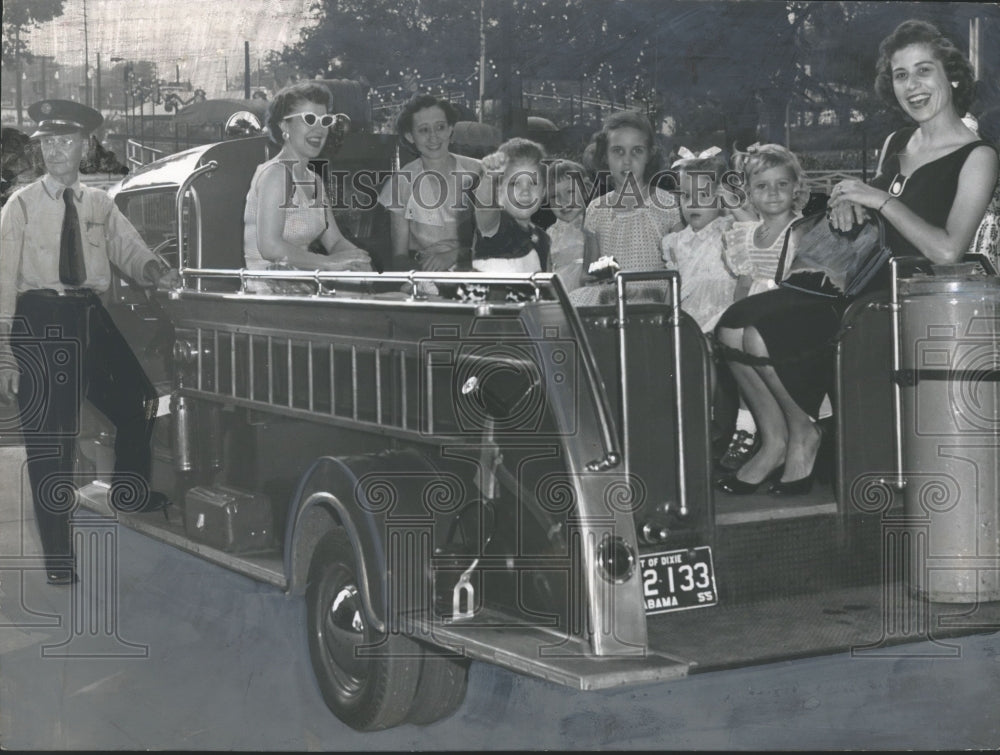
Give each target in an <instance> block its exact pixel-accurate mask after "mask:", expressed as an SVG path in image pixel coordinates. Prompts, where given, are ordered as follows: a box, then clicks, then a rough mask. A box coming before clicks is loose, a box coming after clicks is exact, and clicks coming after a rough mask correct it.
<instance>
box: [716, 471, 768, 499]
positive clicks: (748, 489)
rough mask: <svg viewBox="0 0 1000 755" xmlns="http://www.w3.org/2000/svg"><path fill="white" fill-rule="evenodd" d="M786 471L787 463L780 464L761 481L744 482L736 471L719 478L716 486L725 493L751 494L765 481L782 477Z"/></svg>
mask: <svg viewBox="0 0 1000 755" xmlns="http://www.w3.org/2000/svg"><path fill="white" fill-rule="evenodd" d="M784 471H785V465H784V464H779V465H778V466H777V467H775V468H774V469H772V470H771V472H770V473H769V474H768V475H767V477H765V478H764V479H763V480H761V481H760V482H744V481H743V480H741V479H740V478H738V477H737V476H736V473H735V472H734V473H733V474H731V475H727V476H726V477H723V478H721V479H719V480H718V481H717V482H716V483H715V487H716V488H717V489H718V490H721V491H722V492H723V493H729V495H751V494H753V493H756V492H757V489H758V488H759V487H760V486H761V485H763V484H764V483H765V482H767V481H769V480H773V479H775V477H777V478H780V477H781V474H782V472H784Z"/></svg>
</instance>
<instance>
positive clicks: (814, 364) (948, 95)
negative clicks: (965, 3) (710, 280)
mask: <svg viewBox="0 0 1000 755" xmlns="http://www.w3.org/2000/svg"><path fill="white" fill-rule="evenodd" d="M973 81H974V80H973V74H972V67H971V65H970V64H969V62H968V60H966V59H965V57H964V56H963V55H962V54H961V53H960V52H959V51H958V49H957V48H956V47H955V46H954V45H953V44H952V42H951V41H950V40H948V39H947V38H946V37H944V36H942V35H941V33H940V32H939V31H938V30H937V28H936V27H934V26H932V25H931V24H928V23H926V22H922V21H914V20H911V21H905V22H903V23H902V24H900V25H899V26H898V27H897V28H896V30H895V31H893V33H892V34H890V35H889V36H888V37H886V39H884V40H883V41H882V44H881V45H880V47H879V61H878V66H877V77H876V82H875V88H876V91H877V92H878V93H879V95H881V96H882V97H883V98H885V99H886V100H887V101H889V102H890V103H891V104H893V105H894V106H896V107H898V108H900V109H901V110H902V111H903V112H904V113H905V114H906V115H907V116H908V117H909V118H910V119H912V120H913V121H914V122H915V124H916V125H915V126H912V127H909V128H906V129H901V130H900V131H897V132H896V133H894V134H892V135H890V136H889V137H888V138H887V139H886V142H885V145H884V146H883V149H882V154H881V160H880V164H879V170H878V175H877V176H876V177H875V178H874V179H873V180H872V182H871V184H870V185H866V184H864V183H862V182H861V181H857V180H848V181H842V182H841V183H839V184H837V186H836V187H835V188H834V189H833V192H832V193H831V196H830V205H829V214H830V223H831V225H832V226H833V227H834V228H836V229H838V230H844V231H846V230H850V229H851V228H852V227H853V226H854V225H855V224H856V223H859V222H863V220H864V219H865V217H866V215H867V214H868V213H870V212H877V213H879V214H881V216H882V218H883V219H884V220H885V222H886V233H887V241H888V243H889V246H890V247H891V249H892V252H893V254H894V255H896V256H911V255H917V256H923V257H926V258H927V259H929V260H930V261H932V262H935V263H949V262H955V261H957V260H959V259H961V257H962V255H963V254H964V253H965V251H966V250H967V249H968V247H969V243H970V242H971V240H972V237H973V235H974V234H975V232H976V229H977V227H978V225H979V222H980V220H981V219H982V217H983V214H984V212H985V210H986V206H987V204H988V203H989V201H990V197H991V196H992V194H993V190H994V186H995V185H996V182H997V166H998V159H997V153H996V150H995V149H994V147H993V146H991V145H990V144H989V143H987V142H984V141H981V140H979V138H978V137H977V136H976V134H975V133H974V132H972V131H971V130H970V129H969V128H968V127H967V126H966V125H965V124H964V123H963V122H962V119H961V116H962V115H964V114H965V112H966V109H967V108H968V107H969V105H970V104H971V100H972V93H973ZM956 197H961V201H958V202H956V201H955V199H956ZM888 285H889V269H888V266H886V268H885V269H884V270H882V271H881V272H880V274H879V275H878V276H877V277H876V279H875V280H874V281H873V282H872V284H871V285H870V287H869V290H873V289H875V288H884V287H888ZM845 307H846V303H844V302H839V301H830V300H822V299H820V298H819V297H813V296H810V295H808V294H800V293H797V292H795V291H790V290H787V289H778V290H776V291H768V292H765V293H762V294H759V295H757V296H752V297H748V298H746V299H744V300H742V301H740V302H737V303H736V304H734V305H733V306H732V307H730V309H729V310H727V311H726V313H725V314H724V315H723V317H722V318H721V320H720V321H719V327H718V330H717V334H718V336H719V339H720V341H722V343H724V344H725V345H726V346H728V347H730V348H731V349H738V350H740V351H741V352H743V353H744V354H748V355H750V357H751V359H750V360H749V363H747V362H741V361H739V359H738V358H736V357H734V358H732V359H730V360H729V363H730V366H731V367H732V368H733V374H734V375H735V377H736V380H737V383H738V384H739V387H740V391H741V393H742V394H743V396H744V398H745V399H746V401H747V404H748V406H749V407H750V409H751V411H753V412H754V416H755V418H756V420H757V426H758V430H759V431H760V433H761V436H762V443H761V447H760V449H759V450H758V452H757V453H756V454H755V455H754V456H753V457H751V458H750V459H749V460H748V461H747V462H746V463H745V464H744V465H743V466H742V467H741V468H740V469H739V470H737V472H736V473H735V474H733V475H732V476H730V477H727V478H723V479H722V480H720V481H719V483H718V486H719V488H720V489H721V490H723V491H725V492H728V493H733V494H746V493H752V492H754V491H756V490H757V488H758V487H759V486H760V485H761V484H762V483H763V482H764V481H765V480H768V479H774V480H775V481H773V482H772V483H771V485H770V488H769V490H770V492H771V493H772V494H773V495H796V494H801V493H806V492H808V491H809V490H810V488H811V485H812V472H813V465H814V463H815V461H816V455H817V453H818V451H819V446H820V441H821V439H822V438H821V432H820V430H819V427H818V426H817V425H816V424H815V422H814V417H815V413H816V410H817V408H818V406H819V402H820V400H821V399H822V396H823V394H824V393H825V392H826V391H827V390H829V388H830V385H831V384H832V378H833V369H834V362H833V349H832V346H831V345H830V342H831V339H832V337H833V336H834V334H835V333H836V331H837V329H838V327H839V324H840V319H841V317H842V315H843V311H844V309H845ZM790 357H791V358H790ZM772 360H773V362H772ZM779 474H780V478H778V475H779ZM775 478H778V479H775Z"/></svg>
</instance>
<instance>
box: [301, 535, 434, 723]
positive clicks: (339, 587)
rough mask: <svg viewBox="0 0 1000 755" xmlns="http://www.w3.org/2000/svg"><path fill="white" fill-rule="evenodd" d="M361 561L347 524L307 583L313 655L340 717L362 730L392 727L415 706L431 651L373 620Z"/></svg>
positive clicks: (322, 551)
mask: <svg viewBox="0 0 1000 755" xmlns="http://www.w3.org/2000/svg"><path fill="white" fill-rule="evenodd" d="M354 563H355V561H354V550H353V548H352V547H351V544H350V541H349V540H348V539H347V536H346V535H345V534H344V533H343V532H342V531H335V532H332V533H330V534H329V535H327V536H326V538H324V540H323V541H322V542H321V543H320V545H319V547H318V548H317V549H316V555H315V556H313V561H312V564H311V566H310V569H309V583H308V586H307V587H306V605H307V612H308V618H307V627H308V632H309V655H310V659H311V660H312V666H313V671H314V672H315V674H316V680H317V681H318V682H319V687H320V691H321V692H322V694H323V700H324V701H325V702H326V704H327V707H328V708H330V710H331V711H333V713H334V715H336V716H337V718H339V719H340V720H341V721H343V722H344V723H346V724H347V725H348V726H350V727H351V728H354V729H357V730H358V731H375V730H377V729H388V728H390V727H392V726H396V725H398V724H400V723H402V722H403V721H404V720H405V719H406V716H407V714H408V713H409V712H410V708H411V706H412V704H413V699H414V695H415V693H416V689H417V682H418V680H419V678H420V669H421V663H422V660H423V652H424V651H423V647H422V646H421V645H419V644H418V643H417V642H415V641H413V640H411V639H409V638H408V637H404V636H402V635H398V634H388V635H387V634H385V633H382V632H379V631H378V630H377V629H376V628H375V627H374V626H373V625H372V623H371V621H370V620H369V617H368V616H367V615H366V613H365V608H364V605H363V603H362V600H361V593H360V591H359V588H358V579H357V576H356V574H357V572H356V570H355V566H354Z"/></svg>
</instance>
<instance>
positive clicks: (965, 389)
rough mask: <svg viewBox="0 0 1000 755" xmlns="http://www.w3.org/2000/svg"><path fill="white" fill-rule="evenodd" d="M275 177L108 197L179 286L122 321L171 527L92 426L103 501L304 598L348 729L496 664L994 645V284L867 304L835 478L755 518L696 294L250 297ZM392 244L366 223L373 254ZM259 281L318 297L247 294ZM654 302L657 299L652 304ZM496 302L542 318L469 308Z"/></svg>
mask: <svg viewBox="0 0 1000 755" xmlns="http://www.w3.org/2000/svg"><path fill="white" fill-rule="evenodd" d="M350 138H353V137H349V139H348V142H347V143H345V145H344V148H343V150H342V154H343V155H352V154H353V155H357V154H361V153H362V152H363V149H362V147H361V146H358V145H354V146H352V143H351V141H350ZM358 138H360V137H358ZM268 156H269V147H268V143H267V141H266V140H265V139H264V138H262V137H252V138H247V139H235V140H229V141H226V142H222V143H219V144H215V145H208V146H203V147H197V148H194V149H191V150H188V151H186V152H182V153H178V154H176V155H172V156H170V157H167V158H165V159H162V160H160V161H159V162H156V163H153V164H151V165H148V166H145V167H144V168H142V169H140V170H137V171H136V172H134V173H133V174H132V175H130V176H128V177H127V178H125V179H124V180H123V181H122V182H121V184H120V185H119V186H117V187H116V189H115V190H114V191H113V193H114V195H115V200H116V202H117V204H118V206H119V207H120V208H121V210H122V211H123V212H124V213H125V214H126V216H127V217H128V218H129V219H130V220H131V222H132V223H133V224H134V225H135V226H136V228H137V229H138V230H139V232H140V233H141V234H142V236H143V237H144V239H145V241H146V242H147V244H148V245H149V246H150V248H151V249H154V250H155V251H156V253H157V254H159V255H160V256H161V257H162V258H163V259H164V260H165V261H167V262H168V263H169V264H170V265H172V266H174V267H175V268H176V269H178V270H179V271H180V273H181V276H182V280H183V285H182V286H181V287H179V288H177V289H176V290H173V291H170V292H157V293H148V292H146V291H145V290H143V289H140V288H139V287H137V286H135V285H134V284H131V283H130V282H129V281H128V280H127V279H125V278H119V279H117V280H115V281H114V285H113V287H112V290H111V292H110V302H109V305H108V306H109V309H110V311H111V312H112V314H113V316H114V317H115V319H116V321H117V322H118V324H119V327H120V328H121V330H122V332H123V333H124V334H125V335H126V337H127V338H128V340H129V341H130V343H131V344H132V346H133V348H134V350H135V352H136V353H137V354H138V355H139V356H140V358H141V360H142V362H143V364H144V366H145V368H146V369H147V372H148V374H149V376H150V379H151V380H152V382H153V383H154V384H155V385H156V386H158V389H159V392H160V394H161V399H160V411H159V418H158V420H157V423H156V429H155V432H154V437H153V451H154V470H153V474H152V478H153V479H152V481H151V485H152V487H154V488H156V489H158V490H163V491H166V492H168V493H169V495H170V496H171V499H172V500H173V501H174V505H173V506H171V507H169V508H168V509H167V512H166V515H165V514H164V513H163V512H150V513H127V512H123V511H118V512H112V511H111V510H110V509H109V508H108V504H107V496H106V491H107V484H106V482H105V481H106V480H107V479H109V477H110V471H111V468H112V463H113V462H112V458H113V457H112V448H113V438H112V437H111V431H110V430H109V429H108V428H109V426H108V425H107V423H106V422H105V421H104V420H103V418H102V417H101V416H100V415H98V414H96V413H92V412H88V413H86V414H85V420H86V421H85V424H84V428H83V431H82V434H81V436H80V465H81V467H82V468H83V470H84V471H85V472H92V473H93V479H94V482H93V483H91V484H89V485H87V486H86V487H84V489H83V490H82V491H81V492H82V494H83V498H84V503H85V505H86V506H89V507H92V508H94V509H98V510H101V511H104V512H106V513H110V514H113V515H114V516H115V517H117V521H118V522H119V523H120V524H121V525H123V526H126V527H131V528H133V529H135V530H138V531H140V532H142V533H144V534H146V535H148V536H149V537H152V538H156V539H158V540H161V541H164V542H167V543H170V544H171V545H173V546H175V547H177V548H179V549H181V550H183V551H186V552H188V553H190V554H192V555H193V556H196V557H200V558H203V559H206V560H208V561H211V562H213V563H215V564H218V565H220V566H222V567H224V568H227V569H231V570H233V571H236V572H239V573H241V574H244V575H246V576H247V577H249V578H251V579H254V580H258V581H260V582H264V583H268V584H271V585H274V586H275V587H277V588H280V589H282V590H284V591H286V592H287V593H288V594H289V595H290V596H295V598H296V599H304V600H305V601H306V604H307V612H306V614H307V618H306V626H305V627H304V628H303V627H295V628H290V631H296V632H302V633H303V634H304V638H305V641H306V642H308V647H309V652H310V657H311V659H312V664H313V667H314V669H315V675H316V680H317V682H318V691H319V693H320V694H321V695H322V697H323V699H324V700H325V702H326V704H327V705H328V707H329V708H330V710H331V711H332V712H333V713H334V714H335V715H336V716H337V717H339V718H340V719H341V720H342V721H344V722H345V723H347V724H348V725H350V726H351V727H354V728H356V729H359V730H376V729H383V728H388V727H392V726H397V725H401V724H406V723H411V724H418V725H424V724H428V723H431V722H433V721H436V720H439V719H441V718H443V717H445V716H448V715H449V714H451V713H452V712H453V711H455V710H456V709H457V708H458V707H459V706H460V705H461V703H462V700H463V697H464V694H465V689H466V683H467V674H468V667H469V664H470V663H471V662H485V663H492V664H497V665H499V666H502V667H505V668H507V669H510V670H512V671H514V672H517V673H521V674H528V675H532V676H536V677H541V678H544V679H546V680H549V681H551V682H553V683H557V684H562V685H568V686H571V687H574V688H578V689H585V690H592V689H602V688H608V687H614V686H618V685H631V684H640V683H650V682H655V681H658V680H666V679H676V678H680V677H684V676H686V675H689V674H693V673H699V672H709V671H720V670H724V669H729V668H733V667H738V666H741V665H748V664H757V663H767V662H773V661H777V660H780V659H789V658H796V657H803V656H810V655H819V654H825V653H833V652H845V651H850V652H853V653H856V654H861V653H866V654H871V655H874V656H878V655H885V656H889V655H892V654H894V653H898V652H901V651H900V648H901V647H905V646H906V645H907V644H908V643H913V642H915V641H918V640H931V641H934V642H937V641H940V640H941V639H942V638H946V637H954V636H957V635H962V634H969V633H974V632H987V631H996V630H997V628H998V626H1000V623H998V622H1000V602H998V601H1000V547H998V546H1000V540H998V538H1000V536H998V525H997V499H998V497H1000V496H998V479H997V476H998V474H1000V472H998V463H997V461H998V453H1000V450H998V449H1000V422H998V416H1000V415H998V407H1000V397H998V392H1000V388H998V386H1000V383H998V382H997V380H996V377H997V371H998V364H1000V356H998V351H1000V350H998V346H997V330H998V328H997V321H998V320H997V318H998V312H997V309H998V292H1000V279H998V278H997V277H996V275H995V272H994V271H993V270H992V269H991V268H989V265H988V263H986V262H984V261H982V260H978V261H977V260H970V261H967V262H965V263H963V264H960V265H956V266H952V267H951V268H949V269H947V270H945V269H934V268H932V267H930V266H928V265H926V264H923V263H920V261H913V260H909V261H907V260H896V261H895V262H894V263H893V268H894V273H895V281H896V283H895V284H894V288H893V290H892V292H890V293H889V294H875V295H871V296H863V297H860V298H858V299H857V300H855V301H854V302H852V304H851V306H850V308H849V309H848V311H847V313H846V315H845V317H844V322H843V327H842V329H841V332H840V333H839V334H838V339H837V343H836V347H835V348H836V363H837V377H836V389H835V392H834V396H833V397H832V398H833V406H834V413H833V416H832V417H830V418H828V419H826V420H824V422H825V423H826V425H827V426H828V427H827V429H828V430H829V432H828V433H826V435H827V437H828V438H831V439H833V440H831V446H830V452H831V453H830V454H829V458H830V463H829V464H828V465H827V467H828V468H827V472H828V473H827V475H826V477H825V479H822V480H821V481H820V483H819V484H817V485H815V486H814V488H813V490H812V491H811V492H810V493H809V494H807V495H803V496H797V497H794V498H777V497H772V496H769V495H767V494H766V493H761V494H760V495H750V496H729V495H727V494H724V493H717V492H715V491H714V486H713V482H714V479H713V475H714V471H713V458H712V451H711V442H712V439H711V432H710V426H711V396H710V388H709V386H710V369H711V356H710V350H709V345H708V343H707V340H706V338H705V336H704V334H703V333H701V332H700V330H699V328H698V326H697V324H696V323H695V322H694V320H692V319H691V318H690V317H689V316H688V315H687V314H686V313H685V312H684V311H683V310H682V308H681V307H680V305H679V299H680V297H679V295H678V292H679V286H680V281H679V279H678V277H677V275H676V273H672V272H666V271H663V272H659V273H648V274H635V273H619V274H618V276H617V278H616V280H615V290H616V297H615V299H616V300H615V302H614V303H613V304H611V305H608V306H596V307H586V308H574V307H573V306H572V305H571V303H570V302H569V299H568V297H567V294H566V291H565V290H564V289H563V287H562V284H561V282H560V280H559V278H558V277H556V276H553V275H550V274H542V273H539V274H534V275H520V276H511V277H491V276H486V275H481V274H466V273H457V272H451V273H417V272H401V273H392V272H387V273H326V272H315V273H314V272H308V271H272V272H257V271H248V270H246V269H244V265H243V255H242V239H243V233H242V230H243V229H242V218H243V204H244V198H245V196H246V192H247V188H248V186H249V182H250V178H251V175H252V173H253V171H254V168H255V166H256V165H257V164H259V163H260V162H262V161H264V160H265V159H267V158H268ZM345 160H346V158H345ZM366 217H367V216H366V215H365V213H354V214H353V215H350V214H349V213H343V214H342V215H341V217H340V218H339V221H340V222H341V223H342V228H343V229H344V230H345V232H346V233H348V234H349V235H352V236H353V237H354V238H355V239H356V240H358V242H359V243H362V244H363V242H364V241H365V239H370V238H374V237H375V235H376V234H377V228H374V227H373V226H377V225H378V221H377V218H376V221H375V222H374V223H372V222H368V221H366ZM366 222H367V225H366ZM261 277H268V278H271V279H273V280H294V281H296V282H298V283H300V284H305V285H306V289H307V290H306V291H303V292H302V293H288V294H275V293H270V294H262V293H254V292H253V291H255V290H257V289H256V288H255V287H254V286H252V285H251V284H252V283H253V281H255V280H257V279H259V278H261ZM651 279H655V280H654V282H655V285H658V286H661V287H662V288H663V289H664V290H665V292H666V295H665V297H664V299H665V302H664V303H653V302H649V301H645V300H643V301H640V300H639V299H638V298H637V297H632V298H631V299H630V291H632V290H634V289H635V287H636V285H647V286H648V285H651V283H650V280H651ZM470 281H472V282H475V283H477V284H479V285H482V286H484V287H486V288H487V289H488V290H490V291H494V290H495V291H497V292H501V293H502V292H509V291H512V290H515V291H517V292H518V293H519V296H517V297H506V296H504V295H497V296H487V297H486V298H485V300H482V301H462V300H460V299H459V298H457V297H455V296H451V295H449V291H451V290H453V289H454V288H456V287H457V286H459V285H462V284H463V283H469V282H470ZM420 283H433V284H434V286H435V289H433V290H436V291H437V292H438V293H436V294H433V295H431V294H426V293H424V292H425V291H427V290H428V289H429V287H427V286H421V285H417V284H420ZM512 299H516V301H515V300H512ZM928 307H929V308H928ZM907 312H912V313H913V315H912V317H910V318H909V319H907V317H906V315H907ZM920 318H923V319H920ZM907 327H910V328H911V330H912V332H913V333H914V334H915V335H913V336H912V337H909V340H907V337H905V336H906V333H905V332H904V331H906V328H907ZM921 454H922V455H921ZM955 517H957V519H955ZM956 522H957V523H956Z"/></svg>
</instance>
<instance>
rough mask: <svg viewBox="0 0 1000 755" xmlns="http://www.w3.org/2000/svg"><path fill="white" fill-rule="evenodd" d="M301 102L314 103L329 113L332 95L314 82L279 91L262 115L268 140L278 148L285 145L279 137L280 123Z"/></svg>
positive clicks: (292, 85)
mask: <svg viewBox="0 0 1000 755" xmlns="http://www.w3.org/2000/svg"><path fill="white" fill-rule="evenodd" d="M303 102H314V103H316V104H317V105H322V106H323V107H325V108H326V109H327V112H329V111H330V110H331V109H332V107H333V95H332V94H330V90H329V89H327V88H326V87H325V86H323V85H322V84H317V83H316V82H314V81H303V82H299V83H298V84H289V85H288V86H286V87H284V88H283V89H281V90H279V91H278V93H277V94H276V95H274V99H273V100H271V102H270V104H268V106H267V113H266V114H265V115H264V123H265V125H266V126H267V135H268V138H270V140H271V141H272V142H274V143H275V144H277V145H278V146H279V147H280V146H281V145H283V144H284V143H285V139H284V137H282V135H281V121H282V120H284V118H285V116H287V115H288V114H289V113H290V112H292V108H294V107H295V106H296V105H300V104H302V103H303Z"/></svg>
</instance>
